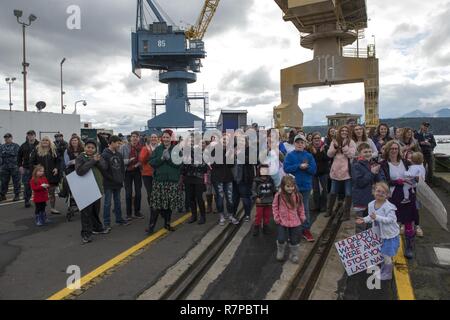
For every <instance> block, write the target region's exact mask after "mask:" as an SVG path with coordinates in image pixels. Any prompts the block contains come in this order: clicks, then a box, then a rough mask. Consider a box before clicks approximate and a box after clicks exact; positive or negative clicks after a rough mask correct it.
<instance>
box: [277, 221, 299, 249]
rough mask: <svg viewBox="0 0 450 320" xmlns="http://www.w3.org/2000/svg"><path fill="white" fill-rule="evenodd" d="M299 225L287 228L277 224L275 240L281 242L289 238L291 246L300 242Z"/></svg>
mask: <svg viewBox="0 0 450 320" xmlns="http://www.w3.org/2000/svg"><path fill="white" fill-rule="evenodd" d="M301 228H302V227H301V226H298V227H293V228H288V227H284V226H282V225H278V226H277V241H278V242H279V243H281V244H283V243H286V242H287V241H288V240H289V243H290V244H291V245H293V246H295V245H297V244H299V243H300V231H301Z"/></svg>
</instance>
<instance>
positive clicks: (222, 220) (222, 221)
mask: <svg viewBox="0 0 450 320" xmlns="http://www.w3.org/2000/svg"><path fill="white" fill-rule="evenodd" d="M219 225H221V226H224V225H225V218H224V217H223V216H221V217H220V221H219Z"/></svg>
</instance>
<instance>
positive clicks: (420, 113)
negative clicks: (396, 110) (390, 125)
mask: <svg viewBox="0 0 450 320" xmlns="http://www.w3.org/2000/svg"><path fill="white" fill-rule="evenodd" d="M423 117H431V114H430V113H426V112H423V111H420V110H414V111H411V112H408V113H407V114H404V115H403V116H402V118H423Z"/></svg>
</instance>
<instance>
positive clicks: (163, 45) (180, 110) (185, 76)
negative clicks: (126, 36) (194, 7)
mask: <svg viewBox="0 0 450 320" xmlns="http://www.w3.org/2000/svg"><path fill="white" fill-rule="evenodd" d="M144 2H146V3H147V4H148V6H149V8H150V10H151V11H152V12H153V14H154V16H155V17H156V20H157V21H155V22H153V23H150V24H148V23H147V18H146V14H145V13H146V12H147V13H150V11H149V9H148V8H147V7H146V6H145V3H144ZM219 2H220V0H206V1H205V3H204V6H203V10H202V12H201V14H200V16H199V18H198V20H197V23H196V25H194V26H193V27H191V28H189V29H188V30H187V31H183V30H180V29H179V28H178V27H177V26H176V25H175V24H174V23H172V24H171V25H169V24H168V22H167V20H170V18H169V17H167V15H166V18H167V20H166V19H165V17H164V15H163V14H162V11H163V10H162V9H161V8H160V7H159V6H158V5H157V3H156V2H155V1H154V0H137V14H136V32H133V33H132V68H133V73H134V74H135V75H136V76H138V77H139V78H140V70H141V69H151V70H159V81H160V82H161V83H165V84H168V86H169V93H168V95H167V96H166V99H165V100H164V101H162V102H158V105H165V106H166V111H165V112H164V113H162V114H160V115H158V116H156V112H155V114H154V117H153V118H152V119H150V120H149V121H148V127H149V129H150V128H152V129H162V128H193V127H194V122H195V121H202V122H203V123H204V119H201V118H200V117H197V116H195V115H193V114H192V113H190V112H189V110H190V101H189V100H190V99H204V101H206V99H207V98H206V99H205V97H199V96H198V95H195V96H194V97H189V96H188V90H187V85H188V83H194V82H196V81H197V75H196V73H198V72H200V68H201V66H202V64H201V59H204V58H205V57H206V51H205V44H204V42H203V40H202V39H203V36H204V35H205V33H206V30H207V29H208V26H209V24H210V22H211V20H212V18H213V16H214V13H215V12H216V9H217V7H218V5H219Z"/></svg>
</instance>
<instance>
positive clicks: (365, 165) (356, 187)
mask: <svg viewBox="0 0 450 320" xmlns="http://www.w3.org/2000/svg"><path fill="white" fill-rule="evenodd" d="M384 180H385V177H384V173H383V170H382V169H381V168H380V171H379V172H378V174H376V175H375V174H373V173H372V171H371V166H370V163H369V161H367V160H365V159H360V160H357V161H355V162H353V164H352V202H353V205H355V206H361V207H367V205H368V204H369V202H371V201H373V199H374V198H373V195H372V186H373V184H374V183H376V182H380V181H384Z"/></svg>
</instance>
